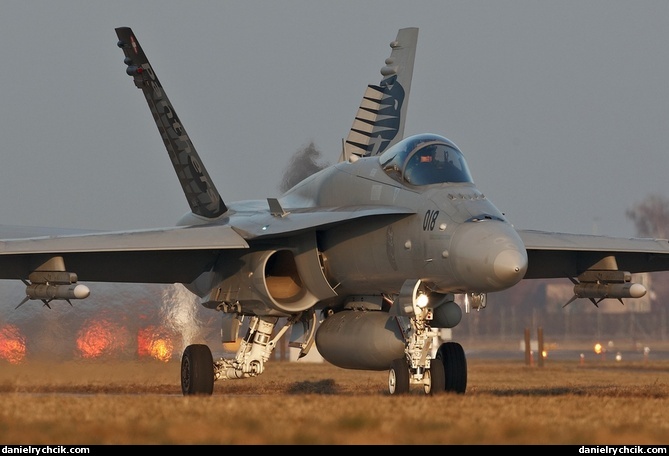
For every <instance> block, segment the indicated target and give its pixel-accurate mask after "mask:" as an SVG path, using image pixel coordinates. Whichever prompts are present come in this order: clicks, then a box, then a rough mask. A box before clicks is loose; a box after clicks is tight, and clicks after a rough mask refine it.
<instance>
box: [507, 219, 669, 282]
mask: <svg viewBox="0 0 669 456" xmlns="http://www.w3.org/2000/svg"><path fill="white" fill-rule="evenodd" d="M518 234H519V235H520V238H521V240H522V241H523V243H524V244H525V248H526V250H527V256H528V268H527V273H526V274H525V278H526V279H549V278H559V277H576V276H578V275H579V274H581V273H582V272H584V271H585V270H587V269H595V268H593V266H594V265H597V264H598V263H599V264H600V266H599V268H601V269H613V268H617V269H618V270H621V271H628V272H630V273H635V272H653V271H664V270H667V269H669V241H667V240H666V239H643V238H620V237H609V236H599V235H587V234H569V233H556V232H548V231H536V230H518ZM606 261H609V263H605V262H606Z"/></svg>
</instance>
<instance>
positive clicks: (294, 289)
mask: <svg viewBox="0 0 669 456" xmlns="http://www.w3.org/2000/svg"><path fill="white" fill-rule="evenodd" d="M116 34H117V38H118V46H119V48H120V49H121V50H122V52H123V55H124V64H125V70H126V73H127V75H129V76H130V78H131V79H132V81H133V82H134V85H135V87H137V88H139V89H140V90H141V91H142V93H143V95H144V97H145V98H146V101H147V103H148V106H149V108H150V112H151V114H152V115H153V119H154V120H155V123H156V125H157V127H158V131H159V133H160V136H161V138H162V140H163V143H164V146H165V148H166V149H167V152H168V156H169V159H170V160H171V162H172V165H173V166H174V169H175V171H176V174H177V177H178V179H179V182H180V183H181V186H182V188H183V192H184V195H185V197H186V200H187V202H188V205H189V210H188V211H187V212H186V213H185V214H184V216H183V217H182V218H181V219H180V220H178V221H176V223H175V225H174V226H172V227H167V228H158V229H149V230H140V231H123V232H95V233H81V232H77V231H76V230H73V231H71V232H66V233H54V234H53V235H45V233H43V232H39V231H34V230H33V231H26V233H32V234H27V235H26V236H20V235H18V234H17V233H20V230H18V228H17V227H12V230H11V233H12V238H11V239H9V238H5V239H3V240H2V241H0V278H2V279H18V280H22V281H23V282H24V283H25V285H26V297H25V299H24V301H23V302H22V303H20V304H23V303H24V302H28V301H31V300H37V301H41V302H42V303H44V304H47V305H49V304H50V303H51V302H52V301H54V300H66V301H70V302H71V301H72V300H76V299H85V298H86V297H88V296H89V294H90V292H91V291H90V289H89V287H88V286H86V285H85V284H84V283H82V282H81V281H87V282H120V283H159V284H172V283H180V284H183V285H184V286H185V287H186V288H187V289H188V290H189V291H190V292H192V293H193V294H194V295H196V296H197V297H199V299H200V302H201V305H202V306H204V307H205V308H207V309H210V310H211V312H219V313H220V315H221V317H222V318H221V319H222V330H221V343H227V342H235V343H236V344H237V345H238V349H237V351H236V354H235V355H234V356H230V357H228V358H221V359H214V357H213V354H212V350H211V348H210V347H209V346H208V345H206V344H191V345H188V346H187V347H186V348H185V349H184V351H183V354H182V357H181V389H182V392H183V394H184V395H211V394H212V393H213V391H214V385H215V383H216V382H217V381H223V380H233V379H244V378H250V377H256V376H258V375H261V374H262V373H263V372H264V370H265V366H266V364H267V363H268V361H270V359H271V354H272V351H273V350H274V348H275V347H276V346H277V343H278V341H279V340H280V339H281V338H282V337H286V338H289V346H291V347H294V348H296V349H298V350H299V357H303V356H305V355H306V354H307V353H308V352H309V351H310V350H312V349H313V348H314V346H315V347H316V349H317V350H318V352H319V353H320V355H321V356H322V357H323V358H324V359H325V360H326V361H328V362H330V363H332V364H333V365H336V366H339V367H341V368H346V369H358V370H373V371H384V370H387V371H388V384H387V387H388V392H389V393H390V394H395V395H399V394H405V393H409V392H410V391H411V388H412V387H416V388H419V389H422V390H423V392H424V393H425V394H426V395H435V394H439V393H445V392H451V393H458V394H463V393H465V391H466V387H467V361H466V356H465V351H464V349H463V347H462V346H461V345H460V344H459V343H458V342H456V341H450V340H449V341H446V342H439V339H438V337H437V336H438V333H439V331H440V329H441V328H453V327H455V326H457V325H458V324H459V323H460V321H461V319H462V315H463V312H465V313H466V312H469V311H471V310H475V309H476V310H482V309H484V308H485V307H486V297H487V295H488V294H489V293H495V292H499V291H502V290H506V289H508V288H510V287H513V286H515V285H516V284H518V283H519V282H520V281H521V280H523V279H537V278H564V279H565V280H570V281H572V282H573V285H574V286H573V289H574V298H573V299H579V298H585V299H589V300H591V301H592V302H593V303H595V304H597V303H598V302H599V301H601V300H602V299H607V298H613V299H618V300H622V299H626V298H630V299H633V298H638V297H641V296H643V295H644V294H645V293H646V289H645V287H644V286H643V285H642V284H639V283H634V282H632V274H633V273H639V272H651V271H663V270H669V243H668V242H667V241H666V240H658V239H626V238H614V237H605V236H593V235H577V234H566V233H556V232H541V231H526V230H519V229H516V228H515V227H514V226H513V225H512V223H511V222H510V221H509V220H507V218H506V216H505V215H504V213H503V212H502V211H500V210H499V209H498V208H497V207H496V206H495V205H494V204H493V202H492V201H491V199H489V198H488V196H486V195H484V194H483V193H482V192H481V191H480V190H479V189H478V188H477V186H476V184H475V183H474V179H473V177H472V172H471V171H470V169H469V167H468V165H467V161H466V160H465V155H464V154H463V152H462V151H461V150H460V149H459V148H458V146H457V145H456V144H454V143H453V141H450V140H449V139H447V138H446V137H445V136H442V135H440V134H434V133H424V134H418V135H413V136H404V125H405V120H406V112H407V102H408V98H409V93H410V88H411V79H412V73H413V65H414V58H415V54H416V45H417V41H418V29H417V28H404V29H401V30H399V32H398V34H397V36H396V38H395V40H393V41H392V42H391V43H390V48H391V51H390V56H389V57H388V58H387V59H386V60H385V62H384V64H383V66H382V68H381V80H380V83H379V84H378V85H368V86H367V88H366V90H365V91H364V95H363V99H362V102H361V104H360V106H359V108H358V110H357V114H356V116H355V119H354V121H353V124H352V126H351V128H350V130H349V132H348V135H347V136H346V138H345V140H344V141H343V147H342V150H341V151H338V152H337V155H338V161H336V163H335V164H333V165H331V166H328V167H326V168H324V169H322V170H319V171H317V172H315V173H313V174H311V175H310V176H306V177H305V178H304V179H303V180H301V181H300V182H299V183H297V184H296V185H295V186H294V187H292V188H291V189H289V190H287V191H286V192H285V193H283V194H281V195H275V196H270V197H268V198H267V199H264V200H257V201H256V200H253V201H240V202H230V201H224V199H223V198H222V196H221V194H220V193H219V191H218V189H217V188H216V186H215V185H214V181H213V180H212V178H211V176H210V174H209V172H208V171H207V169H206V168H205V166H204V163H203V162H202V160H201V159H200V156H199V155H198V153H197V151H196V149H195V147H194V145H193V143H192V142H191V139H190V137H189V136H188V134H187V133H186V129H185V127H184V125H183V123H182V122H181V120H180V119H179V117H178V116H177V113H176V111H175V109H174V106H173V105H172V103H171V102H170V100H169V99H168V97H167V95H166V93H165V90H164V88H163V86H162V84H161V83H160V81H159V79H158V77H157V75H156V71H155V69H154V68H153V66H152V65H151V64H150V63H149V60H148V58H147V56H146V54H145V52H144V50H143V49H142V47H141V46H140V44H139V41H138V40H137V37H136V35H135V33H134V32H133V31H132V30H131V29H130V28H128V27H120V28H117V29H116ZM129 115H133V113H129ZM17 230H18V231H17ZM2 233H3V231H2V230H0V235H2ZM35 233H37V234H35ZM28 236H33V237H28ZM463 308H464V310H463ZM17 311H20V310H17ZM240 334H241V335H240ZM437 345H438V346H437ZM433 353H434V354H433Z"/></svg>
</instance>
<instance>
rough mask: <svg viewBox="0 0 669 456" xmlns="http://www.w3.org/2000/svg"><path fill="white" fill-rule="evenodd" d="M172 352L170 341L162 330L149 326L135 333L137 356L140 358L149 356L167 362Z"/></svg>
mask: <svg viewBox="0 0 669 456" xmlns="http://www.w3.org/2000/svg"><path fill="white" fill-rule="evenodd" d="M173 351H174V346H173V344H172V339H171V338H170V336H169V335H168V334H166V331H165V330H164V329H163V328H159V327H156V326H149V327H147V328H144V329H140V330H139V332H138V333H137V354H138V355H139V356H140V357H143V356H150V357H153V358H155V359H157V360H159V361H165V362H167V361H169V360H170V358H171V357H172V353H173Z"/></svg>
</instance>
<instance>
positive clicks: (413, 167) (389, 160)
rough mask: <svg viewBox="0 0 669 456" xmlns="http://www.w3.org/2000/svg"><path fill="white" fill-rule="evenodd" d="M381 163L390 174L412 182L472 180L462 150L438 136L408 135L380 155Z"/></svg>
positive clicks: (406, 181) (399, 179)
mask: <svg viewBox="0 0 669 456" xmlns="http://www.w3.org/2000/svg"><path fill="white" fill-rule="evenodd" d="M379 162H380V163H381V167H382V168H383V170H384V171H385V172H386V173H387V174H388V175H389V176H390V177H392V178H393V179H395V180H397V181H400V182H402V183H407V184H409V185H414V186H420V185H431V184H440V183H445V182H472V177H471V174H470V173H469V168H468V167H467V163H466V162H465V159H464V156H463V155H462V152H460V150H459V149H458V148H457V146H456V145H455V144H453V143H452V142H451V141H449V140H448V139H446V138H444V137H441V136H437V135H431V134H425V135H417V136H411V137H409V138H406V139H404V140H402V141H400V142H398V143H397V144H395V145H394V146H392V147H391V148H390V149H388V150H387V151H385V152H384V153H383V154H381V155H380V156H379Z"/></svg>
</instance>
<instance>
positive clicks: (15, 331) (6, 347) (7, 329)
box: [0, 325, 26, 364]
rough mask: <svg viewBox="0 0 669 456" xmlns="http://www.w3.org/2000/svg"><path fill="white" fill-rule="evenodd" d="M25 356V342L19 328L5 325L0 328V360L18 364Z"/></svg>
mask: <svg viewBox="0 0 669 456" xmlns="http://www.w3.org/2000/svg"><path fill="white" fill-rule="evenodd" d="M25 356H26V340H25V337H23V335H21V332H20V331H19V328H18V327H16V326H14V325H5V326H3V327H2V328H0V358H3V359H5V360H7V361H9V362H10V363H12V364H19V363H20V362H21V361H23V358H25Z"/></svg>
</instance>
